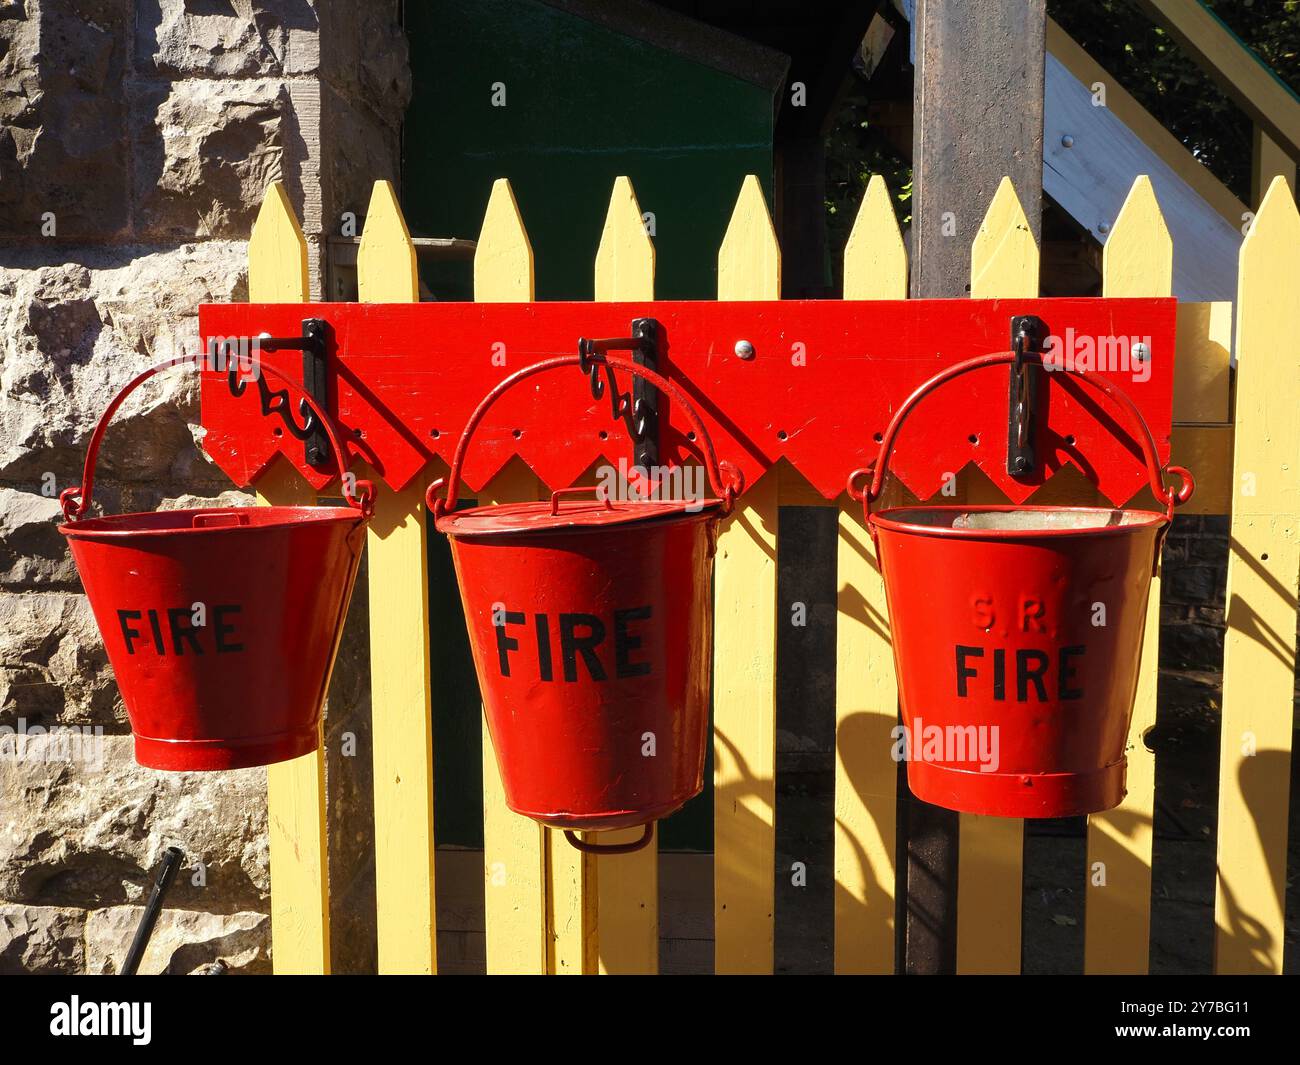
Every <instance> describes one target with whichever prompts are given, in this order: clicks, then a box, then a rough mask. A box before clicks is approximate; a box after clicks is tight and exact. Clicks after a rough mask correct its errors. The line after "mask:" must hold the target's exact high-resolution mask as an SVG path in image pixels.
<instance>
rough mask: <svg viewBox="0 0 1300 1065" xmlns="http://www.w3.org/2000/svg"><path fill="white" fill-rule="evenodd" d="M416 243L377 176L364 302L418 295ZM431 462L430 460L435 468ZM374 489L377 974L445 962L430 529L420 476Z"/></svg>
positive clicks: (363, 266) (370, 550)
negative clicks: (437, 859) (437, 892)
mask: <svg viewBox="0 0 1300 1065" xmlns="http://www.w3.org/2000/svg"><path fill="white" fill-rule="evenodd" d="M419 293H420V278H419V272H418V270H417V267H416V259H415V245H414V243H412V241H411V234H410V233H409V232H407V229H406V222H405V221H404V220H403V219H402V212H401V208H399V207H398V205H397V195H396V193H395V192H394V191H393V186H392V184H391V183H390V182H387V181H377V182H375V187H374V191H373V193H372V195H371V197H370V207H369V209H368V210H367V212H366V224H365V229H364V230H363V231H362V234H361V247H360V248H359V249H358V250H357V295H358V299H360V300H361V302H363V303H413V302H417V301H418V300H419V298H420V295H419ZM427 472H428V471H426V473H427ZM363 476H367V477H368V478H369V479H370V480H371V481H372V482H373V483H374V484H375V485H376V487H377V489H378V498H377V499H376V500H375V514H374V517H373V518H372V519H371V521H370V529H369V532H368V533H367V546H366V557H367V581H368V587H369V599H370V602H369V605H370V695H371V700H370V702H371V706H372V707H374V718H373V728H372V733H371V735H372V741H373V744H374V795H375V827H376V832H375V900H376V910H377V913H376V923H377V938H378V950H379V971H380V972H381V973H402V974H410V973H415V974H424V973H433V972H436V971H437V968H438V963H437V922H436V920H435V918H434V908H435V906H434V868H433V865H434V842H433V726H432V721H431V717H430V711H431V702H430V684H431V677H430V672H429V671H430V666H431V663H430V661H429V638H428V635H427V634H428V631H429V572H428V535H429V533H428V528H427V522H426V514H425V505H424V489H425V486H426V484H427V483H428V482H427V478H426V477H416V478H415V479H414V480H412V481H411V483H410V484H409V485H407V486H406V487H405V488H404V489H402V491H400V492H394V491H392V490H391V489H390V488H388V487H387V485H385V484H384V483H383V479H382V478H381V477H379V476H378V474H377V473H375V472H374V471H367V472H365V473H363Z"/></svg>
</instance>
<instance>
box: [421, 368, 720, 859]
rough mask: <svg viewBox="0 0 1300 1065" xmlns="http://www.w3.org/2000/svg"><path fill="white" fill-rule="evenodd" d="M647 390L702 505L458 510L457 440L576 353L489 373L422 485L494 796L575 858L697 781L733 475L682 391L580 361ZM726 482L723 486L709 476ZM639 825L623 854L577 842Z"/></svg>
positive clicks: (667, 809) (647, 818)
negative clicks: (671, 405) (681, 451)
mask: <svg viewBox="0 0 1300 1065" xmlns="http://www.w3.org/2000/svg"><path fill="white" fill-rule="evenodd" d="M588 358H589V359H590V360H591V361H593V362H596V363H603V364H605V365H606V366H607V367H609V368H614V369H620V370H626V371H627V372H628V373H631V374H634V375H636V376H638V377H642V378H644V379H646V380H648V381H650V382H651V383H652V384H653V385H654V386H655V387H657V388H658V389H659V390H660V391H661V392H663V393H664V394H666V395H668V396H669V397H671V398H672V400H673V402H675V403H679V404H681V406H682V409H683V410H684V411H685V412H686V413H687V414H688V415H689V417H690V421H691V424H692V427H693V428H694V430H695V440H696V442H697V444H698V446H699V447H700V450H701V451H702V453H703V456H704V459H705V465H706V467H707V470H708V476H709V480H710V484H711V487H712V489H713V491H714V492H715V493H716V494H717V498H713V499H704V500H694V501H682V500H651V501H647V500H636V501H614V500H611V499H609V498H607V497H606V498H597V499H595V500H590V499H587V500H574V499H572V498H571V497H572V496H574V495H575V494H577V493H580V492H590V491H592V489H591V488H586V489H562V490H560V491H558V492H554V493H552V494H551V498H550V500H549V501H546V502H529V503H514V504H505V505H500V506H482V507H474V508H471V509H467V510H460V511H457V510H456V500H457V494H458V491H459V488H460V477H461V467H462V464H463V462H464V458H465V454H466V451H467V450H468V447H469V443H470V438H471V437H472V435H473V433H474V430H475V428H476V427H477V426H478V424H479V422H480V421H481V420H482V418H483V416H484V415H485V414H486V412H487V410H488V408H489V407H490V406H491V405H492V404H493V403H494V402H495V401H496V400H497V399H498V397H500V396H501V395H502V393H504V392H505V391H507V390H508V389H509V388H511V387H512V386H514V385H515V384H518V383H519V382H520V381H522V380H524V379H525V378H528V377H531V376H532V375H534V374H537V373H541V372H543V371H546V370H552V369H557V368H559V367H572V366H579V365H581V366H583V367H584V368H585V367H586V366H587V365H588V363H587V361H586V360H584V359H582V358H579V357H576V356H575V357H572V358H563V357H561V358H554V359H548V360H546V361H543V362H539V363H537V364H535V365H533V366H529V367H526V368H525V369H523V370H520V371H519V372H517V373H515V374H513V375H511V376H510V377H508V378H506V379H505V380H503V381H502V382H501V383H500V384H499V385H497V386H496V388H494V389H493V390H492V392H490V393H489V394H488V395H487V397H486V398H485V399H484V400H483V402H482V403H480V404H479V406H478V409H477V410H475V411H474V413H473V415H472V416H471V417H470V420H469V423H468V425H466V427H465V432H464V435H463V436H462V437H461V439H460V442H459V444H458V446H457V448H456V453H455V455H454V456H453V458H452V465H451V471H450V473H449V475H448V478H447V481H446V488H447V495H446V499H445V500H444V499H443V498H441V497H440V496H439V494H438V493H439V492H440V490H441V488H442V487H443V484H444V482H442V481H437V482H435V483H434V484H432V485H431V486H430V487H429V492H428V497H427V498H428V503H429V508H430V511H431V512H432V513H433V514H434V515H435V516H436V518H437V521H436V527H437V529H438V531H439V532H442V533H446V534H447V535H448V536H449V537H450V539H451V549H452V558H453V560H454V562H455V567H456V578H457V581H458V583H459V585H460V593H461V602H462V603H463V604H464V608H465V620H466V624H467V626H468V629H469V637H470V646H471V648H472V650H473V655H474V666H475V669H476V670H477V672H478V681H479V688H480V690H481V691H482V695H483V707H484V712H485V713H486V715H487V723H488V731H489V732H490V734H491V737H492V745H493V747H494V748H495V750H496V757H497V765H498V767H499V769H500V771H501V780H502V783H503V785H504V788H505V796H506V803H507V804H508V805H509V807H510V808H511V809H512V810H514V811H515V812H516V813H519V814H523V815H524V816H526V817H531V818H533V819H534V820H536V821H540V822H541V823H542V824H545V825H551V826H553V827H556V828H562V829H565V830H566V836H567V837H568V839H569V841H570V842H571V843H572V844H573V845H574V846H576V847H579V849H582V850H588V851H595V852H597V853H618V852H622V851H628V850H635V849H637V848H638V847H641V846H644V845H645V844H646V843H648V842H649V841H650V839H651V838H652V835H653V831H654V822H655V821H656V820H658V819H660V818H663V817H667V816H668V815H669V814H671V813H672V812H673V811H674V810H676V809H677V808H678V807H680V806H681V805H682V804H683V803H684V802H686V801H687V800H688V799H690V798H692V797H693V796H695V795H698V794H699V792H700V789H701V787H702V786H703V774H704V752H705V744H706V739H707V734H708V718H709V670H710V666H711V658H712V651H711V648H712V616H713V611H712V599H711V579H710V578H711V574H712V570H713V552H714V546H715V543H716V535H717V524H718V520H719V519H720V517H721V516H722V515H723V514H725V513H726V512H727V511H728V510H730V508H731V504H732V501H733V500H734V499H735V497H736V495H737V494H738V493H739V491H740V488H741V484H740V473H739V471H738V470H736V469H735V468H734V467H732V466H731V465H730V464H728V463H723V464H721V466H719V463H718V461H717V458H716V456H715V453H714V450H713V444H712V442H711V441H710V439H709V435H708V432H707V431H706V430H705V428H704V425H703V423H702V422H701V421H700V419H699V417H698V416H697V415H696V413H695V411H694V410H693V409H692V407H691V405H690V403H689V402H688V400H687V398H686V396H685V395H684V394H683V393H682V392H681V391H680V390H679V389H677V388H676V387H675V386H674V385H673V384H672V383H671V382H669V381H668V380H666V379H665V378H663V377H661V376H660V375H659V374H657V373H654V372H653V371H650V370H648V369H646V368H644V367H642V366H639V365H637V364H636V363H633V362H631V361H630V360H625V359H621V358H618V357H615V356H612V355H610V356H602V355H592V356H589V357H588ZM724 478H725V480H724ZM638 825H644V826H645V831H644V832H643V833H642V835H641V837H640V839H638V840H637V841H636V842H635V843H630V844H614V845H602V844H598V843H592V842H588V841H584V840H582V839H580V838H579V837H578V836H577V835H576V834H575V833H576V831H578V830H582V831H600V830H606V829H617V828H632V827H635V826H638Z"/></svg>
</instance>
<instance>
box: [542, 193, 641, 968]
mask: <svg viewBox="0 0 1300 1065" xmlns="http://www.w3.org/2000/svg"><path fill="white" fill-rule="evenodd" d="M654 288H655V249H654V243H653V242H652V241H651V240H650V236H649V234H648V233H647V232H646V227H645V222H644V221H643V220H642V218H641V206H640V204H638V203H637V199H636V193H635V192H634V191H633V189H632V183H631V182H630V181H629V180H628V179H627V178H625V177H620V178H618V179H617V180H615V182H614V191H613V193H612V194H611V196H610V200H609V210H608V212H607V213H606V215H605V228H604V230H603V231H602V232H601V235H600V247H599V248H598V249H597V251H596V290H595V291H596V299H597V300H606V301H615V300H625V301H631V300H653V299H654V298H655V297H654ZM629 328H630V323H629ZM629 446H630V445H629ZM640 835H641V830H640V829H639V828H636V829H628V830H627V831H625V832H602V833H600V841H601V842H602V843H619V842H627V841H631V840H634V839H636V838H637V837H639V836H640ZM561 845H562V846H567V844H561ZM596 885H597V891H596V895H597V902H596V914H597V930H596V954H597V959H598V967H599V970H600V972H602V973H611V974H616V973H636V974H643V975H644V974H650V975H653V974H655V973H657V972H658V971H659V840H658V834H657V833H656V838H655V840H654V841H653V842H652V843H651V844H650V846H648V847H646V848H645V849H644V850H639V851H636V852H634V853H632V854H607V855H601V856H599V857H597V858H596Z"/></svg>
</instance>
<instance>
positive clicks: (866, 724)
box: [835, 174, 907, 974]
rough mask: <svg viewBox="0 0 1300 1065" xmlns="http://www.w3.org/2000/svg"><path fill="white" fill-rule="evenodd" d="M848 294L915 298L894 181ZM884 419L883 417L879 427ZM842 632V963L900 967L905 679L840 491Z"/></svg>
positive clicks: (843, 966)
mask: <svg viewBox="0 0 1300 1065" xmlns="http://www.w3.org/2000/svg"><path fill="white" fill-rule="evenodd" d="M844 298H845V299H848V300H901V299H906V298H907V251H906V249H905V248H904V247H903V237H902V234H901V233H899V231H898V219H897V218H896V217H895V215H894V208H893V204H892V203H891V202H890V198H889V189H888V188H887V187H886V186H885V179H884V178H882V177H880V175H878V174H877V175H875V176H874V177H872V179H871V181H870V182H869V183H868V185H867V193H866V195H865V196H864V197H863V200H862V206H861V207H860V208H859V209H858V216H857V218H856V219H854V222H853V229H852V231H851V232H850V233H849V240H848V244H847V246H846V247H845V249H844ZM881 428H882V429H883V428H884V427H883V426H882V427H881ZM838 510H839V516H838V535H837V540H836V543H837V547H836V567H837V572H836V582H835V583H836V588H837V589H838V593H837V603H836V606H837V611H838V612H837V619H836V640H835V971H836V972H837V973H864V974H867V973H870V974H874V973H891V972H893V971H894V884H895V875H896V874H895V855H894V850H895V847H896V846H897V844H898V825H897V820H898V815H897V802H898V797H897V787H898V764H897V763H896V762H895V761H894V760H893V758H892V757H890V751H891V750H892V749H893V746H894V744H893V738H892V736H891V733H892V732H893V730H894V727H895V725H896V724H897V721H898V686H897V684H896V683H895V681H894V660H893V651H892V650H891V648H890V643H889V612H888V609H887V608H886V606H885V583H884V581H883V580H882V579H881V576H880V567H879V564H878V563H877V561H876V549H875V545H874V544H873V543H872V542H871V536H870V534H869V533H868V532H867V526H866V523H865V520H864V518H863V513H862V504H861V503H859V502H857V501H856V500H854V499H851V498H849V496H848V494H847V492H846V493H845V494H844V495H842V496H841V497H840V499H839V506H838Z"/></svg>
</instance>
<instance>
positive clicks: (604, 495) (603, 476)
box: [596, 459, 706, 514]
mask: <svg viewBox="0 0 1300 1065" xmlns="http://www.w3.org/2000/svg"><path fill="white" fill-rule="evenodd" d="M704 486H705V481H704V467H703V466H649V467H646V466H637V465H634V464H629V462H628V461H627V459H619V460H618V465H617V466H612V465H605V466H601V467H599V468H598V469H597V470H596V489H597V493H596V494H597V496H598V498H601V499H609V500H617V501H619V502H633V503H637V502H647V501H653V502H684V503H685V504H686V506H685V507H684V508H683V509H684V510H685V512H686V513H687V514H696V513H699V511H701V510H703V509H704V501H705V498H706V497H705V492H704Z"/></svg>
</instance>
